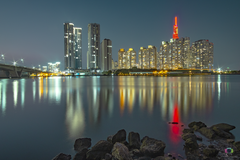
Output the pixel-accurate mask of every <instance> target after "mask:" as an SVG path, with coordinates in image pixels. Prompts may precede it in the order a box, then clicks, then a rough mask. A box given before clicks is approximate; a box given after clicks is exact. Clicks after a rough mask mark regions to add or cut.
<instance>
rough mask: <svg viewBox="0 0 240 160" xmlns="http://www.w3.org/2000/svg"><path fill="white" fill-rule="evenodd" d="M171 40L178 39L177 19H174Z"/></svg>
mask: <svg viewBox="0 0 240 160" xmlns="http://www.w3.org/2000/svg"><path fill="white" fill-rule="evenodd" d="M173 39H178V26H177V17H175V24H174V26H173Z"/></svg>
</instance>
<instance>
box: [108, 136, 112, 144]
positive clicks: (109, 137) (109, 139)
mask: <svg viewBox="0 0 240 160" xmlns="http://www.w3.org/2000/svg"><path fill="white" fill-rule="evenodd" d="M112 137H113V136H112V135H111V136H108V137H107V141H108V142H110V143H112Z"/></svg>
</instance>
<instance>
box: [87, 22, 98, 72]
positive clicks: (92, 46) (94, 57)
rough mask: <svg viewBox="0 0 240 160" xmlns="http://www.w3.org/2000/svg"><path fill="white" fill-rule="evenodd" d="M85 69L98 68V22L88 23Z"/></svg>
mask: <svg viewBox="0 0 240 160" xmlns="http://www.w3.org/2000/svg"><path fill="white" fill-rule="evenodd" d="M87 69H91V70H96V69H98V70H99V69H100V24H96V23H90V24H88V52H87Z"/></svg>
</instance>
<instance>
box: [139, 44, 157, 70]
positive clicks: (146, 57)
mask: <svg viewBox="0 0 240 160" xmlns="http://www.w3.org/2000/svg"><path fill="white" fill-rule="evenodd" d="M138 53H139V54H138V57H139V60H138V61H139V68H141V69H151V68H155V69H156V68H157V48H156V47H155V46H152V45H149V46H148V48H147V49H146V48H144V47H140V50H139V52H138Z"/></svg>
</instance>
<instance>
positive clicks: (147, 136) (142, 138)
mask: <svg viewBox="0 0 240 160" xmlns="http://www.w3.org/2000/svg"><path fill="white" fill-rule="evenodd" d="M145 138H149V137H148V136H145V137H143V138H142V139H141V143H143V141H144V139H145Z"/></svg>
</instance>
